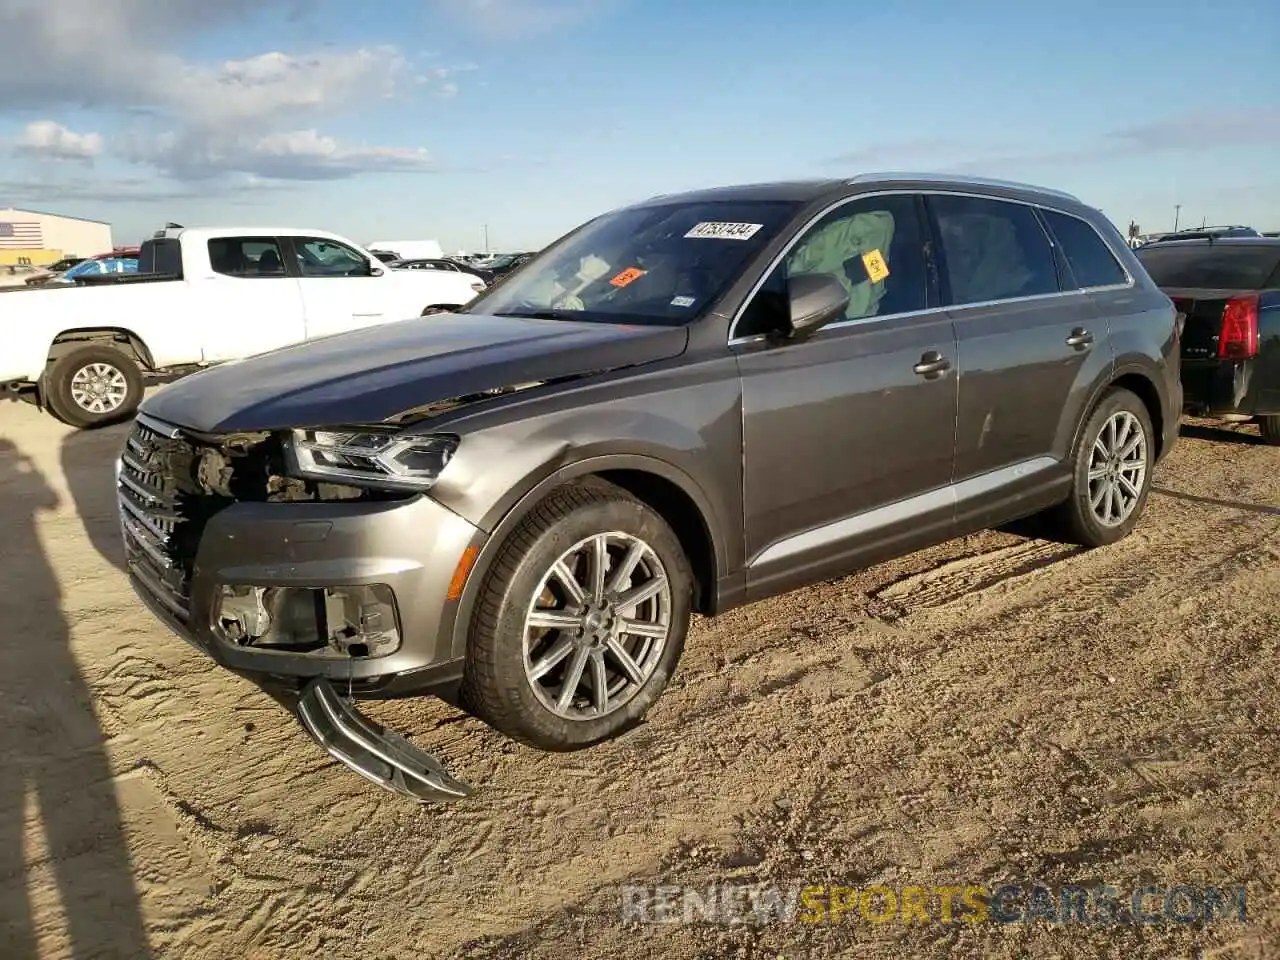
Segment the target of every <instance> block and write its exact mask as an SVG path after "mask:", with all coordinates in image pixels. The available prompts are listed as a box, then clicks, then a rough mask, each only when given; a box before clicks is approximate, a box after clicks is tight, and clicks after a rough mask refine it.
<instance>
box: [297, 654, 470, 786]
mask: <svg viewBox="0 0 1280 960" xmlns="http://www.w3.org/2000/svg"><path fill="white" fill-rule="evenodd" d="M294 711H295V713H296V715H297V717H298V721H299V723H301V724H302V727H303V729H305V730H306V731H307V732H308V733H309V734H311V736H312V737H314V738H315V739H316V741H317V742H318V743H319V744H320V745H321V746H322V747H324V748H325V750H327V751H328V753H329V755H330V756H331V757H333V758H334V759H335V760H338V761H340V762H342V763H344V764H346V765H347V766H348V767H350V768H351V769H352V770H354V771H355V772H356V773H358V774H360V775H361V776H362V777H365V778H367V779H369V780H372V781H373V782H374V783H376V784H378V785H379V786H380V787H384V788H386V789H387V790H390V791H391V792H392V793H398V794H401V795H402V796H406V797H411V798H413V799H414V800H417V801H419V802H421V803H431V802H436V801H441V800H461V799H464V798H466V797H469V796H471V793H472V790H471V788H470V787H469V786H467V785H466V784H464V783H462V782H460V781H458V780H455V779H454V778H453V777H451V776H449V773H448V771H446V770H445V768H444V766H443V765H442V764H441V763H440V761H439V760H437V759H436V758H435V757H433V756H432V755H431V754H429V753H427V752H426V751H425V750H422V749H421V748H419V747H417V746H415V745H414V744H412V743H410V742H409V741H408V740H406V739H405V738H404V737H402V736H400V734H398V733H395V732H394V731H392V730H388V729H387V728H386V727H384V726H382V725H381V724H379V723H375V722H374V721H372V720H370V719H369V718H368V717H366V716H364V715H363V714H361V713H360V711H358V710H357V709H356V708H355V706H354V705H353V704H352V703H351V702H350V701H349V700H344V699H343V698H342V697H340V696H339V695H338V693H337V692H336V691H335V690H334V689H333V687H332V686H331V685H330V684H329V682H328V681H326V680H323V679H317V680H312V681H311V682H310V683H309V684H307V686H306V688H305V689H304V690H303V691H302V695H301V696H300V697H299V698H298V700H297V702H296V704H295V705H294Z"/></svg>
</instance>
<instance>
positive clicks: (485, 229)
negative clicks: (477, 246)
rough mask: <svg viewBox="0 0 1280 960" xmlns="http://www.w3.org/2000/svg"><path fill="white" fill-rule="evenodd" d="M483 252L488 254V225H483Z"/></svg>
mask: <svg viewBox="0 0 1280 960" xmlns="http://www.w3.org/2000/svg"><path fill="white" fill-rule="evenodd" d="M484 252H485V253H488V252H489V225H488V224H487V223H486V224H485V225H484Z"/></svg>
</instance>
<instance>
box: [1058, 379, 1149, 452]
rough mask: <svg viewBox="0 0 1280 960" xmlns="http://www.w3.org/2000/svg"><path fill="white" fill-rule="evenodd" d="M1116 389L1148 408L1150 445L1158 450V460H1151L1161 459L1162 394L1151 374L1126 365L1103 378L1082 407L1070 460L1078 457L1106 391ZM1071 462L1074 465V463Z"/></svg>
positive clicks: (1072, 442) (1072, 443)
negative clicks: (1126, 392)
mask: <svg viewBox="0 0 1280 960" xmlns="http://www.w3.org/2000/svg"><path fill="white" fill-rule="evenodd" d="M1117 387H1120V388H1122V389H1124V390H1128V391H1129V392H1130V393H1132V394H1134V395H1135V396H1137V398H1138V399H1139V400H1141V401H1142V405H1143V406H1144V407H1146V410H1147V416H1148V417H1150V418H1151V432H1152V434H1154V436H1153V437H1152V438H1151V441H1152V444H1153V445H1154V447H1155V457H1153V458H1152V459H1153V460H1155V459H1159V457H1160V456H1161V454H1163V452H1164V410H1163V407H1162V406H1161V403H1160V391H1159V389H1158V388H1157V387H1156V383H1155V379H1154V378H1153V377H1152V375H1151V373H1150V372H1149V371H1147V370H1145V369H1144V368H1142V367H1139V366H1136V365H1127V366H1124V367H1119V368H1117V369H1115V370H1113V371H1112V372H1111V375H1110V376H1109V377H1106V378H1104V379H1103V380H1102V381H1101V382H1100V383H1099V384H1098V386H1097V387H1095V388H1094V391H1093V393H1092V395H1091V396H1090V397H1089V401H1088V403H1086V404H1085V405H1084V407H1083V412H1082V414H1081V417H1080V421H1079V422H1078V423H1077V424H1076V427H1075V432H1074V436H1073V437H1072V439H1071V447H1070V450H1069V451H1068V455H1069V456H1070V457H1072V458H1074V457H1075V453H1076V451H1077V450H1078V449H1079V447H1080V439H1081V437H1082V435H1083V433H1084V428H1085V426H1086V425H1087V424H1088V423H1089V417H1090V416H1092V414H1093V411H1094V410H1095V409H1097V406H1098V403H1099V402H1100V401H1101V400H1102V398H1103V397H1104V396H1106V394H1107V391H1109V390H1114V389H1115V388H1117ZM1071 462H1074V459H1073V460H1072V461H1071Z"/></svg>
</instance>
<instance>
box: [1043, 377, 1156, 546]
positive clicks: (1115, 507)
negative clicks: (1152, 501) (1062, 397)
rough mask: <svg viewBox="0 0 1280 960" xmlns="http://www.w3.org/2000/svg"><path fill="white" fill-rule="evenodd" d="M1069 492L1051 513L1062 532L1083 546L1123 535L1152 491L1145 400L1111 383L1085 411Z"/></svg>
mask: <svg viewBox="0 0 1280 960" xmlns="http://www.w3.org/2000/svg"><path fill="white" fill-rule="evenodd" d="M1072 462H1073V468H1074V474H1075V482H1074V484H1073V485H1072V489H1071V496H1070V497H1069V498H1068V499H1067V500H1066V502H1065V503H1063V504H1061V505H1060V506H1059V507H1058V508H1057V511H1056V513H1055V515H1054V518H1053V519H1054V521H1055V526H1056V527H1057V528H1058V530H1059V531H1060V532H1061V533H1062V535H1063V538H1064V539H1066V540H1067V541H1069V542H1071V543H1078V544H1080V545H1081V546H1085V547H1103V546H1107V545H1108V544H1112V543H1116V542H1117V541H1119V540H1123V539H1124V538H1125V537H1127V536H1128V535H1129V534H1130V533H1131V532H1132V531H1133V528H1134V526H1136V525H1137V523H1138V519H1139V518H1140V517H1141V516H1142V511H1143V509H1144V508H1145V507H1146V503H1147V495H1148V494H1149V493H1150V491H1151V470H1152V467H1154V465H1155V432H1154V430H1153V429H1152V427H1151V416H1150V414H1149V413H1147V408H1146V405H1145V404H1144V403H1143V402H1142V401H1141V400H1140V399H1139V398H1138V397H1137V395H1136V394H1134V393H1132V392H1130V391H1128V390H1125V389H1123V388H1120V387H1115V388H1113V389H1111V390H1109V391H1108V392H1107V393H1105V394H1103V396H1102V399H1101V400H1099V401H1098V404H1097V406H1095V407H1094V408H1093V412H1092V413H1091V414H1090V415H1089V419H1088V420H1087V421H1086V422H1085V425H1084V428H1083V429H1082V430H1081V431H1080V439H1079V441H1078V444H1077V447H1076V450H1075V451H1074V454H1073V458H1072Z"/></svg>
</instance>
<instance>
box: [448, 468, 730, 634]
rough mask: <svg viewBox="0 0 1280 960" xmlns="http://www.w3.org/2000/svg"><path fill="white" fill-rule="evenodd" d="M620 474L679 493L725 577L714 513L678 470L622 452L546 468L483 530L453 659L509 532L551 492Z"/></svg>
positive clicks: (456, 618) (457, 622)
mask: <svg viewBox="0 0 1280 960" xmlns="http://www.w3.org/2000/svg"><path fill="white" fill-rule="evenodd" d="M558 459H559V458H558ZM618 470H631V471H637V472H640V473H647V474H651V475H653V476H657V477H661V478H662V479H663V480H666V481H667V482H669V483H671V484H673V485H674V486H676V487H677V488H679V489H680V490H681V491H682V492H683V493H684V494H685V496H687V497H688V498H689V500H690V501H691V502H692V503H693V505H694V507H695V508H696V509H697V511H698V513H699V514H700V515H701V516H702V520H703V524H704V526H705V527H706V530H707V534H708V538H709V539H710V541H711V547H712V551H713V555H714V562H715V569H716V570H717V571H720V572H721V573H723V572H725V571H726V569H727V568H726V566H725V565H726V563H727V562H728V559H727V558H728V554H729V550H728V547H727V544H726V542H725V539H726V538H725V533H724V528H723V527H722V526H721V525H720V523H718V522H717V521H716V520H715V516H716V508H715V506H714V504H713V501H712V499H711V498H710V497H709V496H708V495H707V492H706V491H705V490H704V489H703V488H702V487H701V485H700V484H699V483H698V482H697V481H696V480H694V479H693V477H691V476H689V474H687V473H685V472H684V471H683V470H681V469H680V468H678V467H676V466H673V465H672V464H670V463H668V462H666V461H664V460H659V459H656V458H654V457H651V456H648V455H645V454H638V453H620V452H614V453H607V454H603V455H600V456H592V457H586V458H584V459H576V460H573V461H571V462H567V463H564V464H563V465H561V466H554V464H547V465H546V468H545V469H543V470H539V471H538V473H536V474H534V475H532V476H529V477H526V478H525V481H524V482H522V483H521V484H520V485H519V488H518V489H519V490H520V491H522V492H521V493H520V494H519V495H518V498H517V499H515V502H514V503H513V504H512V505H511V506H510V508H509V509H507V510H506V512H505V514H503V515H502V516H501V517H499V518H498V519H497V521H496V522H495V523H493V524H491V525H490V526H485V527H483V528H482V529H484V530H485V531H486V532H487V533H488V534H489V536H488V538H487V539H486V540H485V542H484V544H483V546H482V547H481V548H480V552H479V553H478V554H477V556H476V559H475V561H474V562H473V563H472V565H471V569H470V570H469V571H468V574H467V580H466V585H465V587H464V588H463V591H462V595H461V596H460V597H459V599H458V604H457V607H456V609H455V610H454V612H453V620H452V631H453V638H452V645H451V649H452V655H453V656H454V657H463V656H465V654H466V649H467V635H468V632H469V628H470V624H471V616H472V612H473V611H474V609H475V604H476V601H477V600H478V598H479V593H480V590H481V588H482V587H483V585H484V582H485V579H486V577H487V575H488V572H489V569H490V567H491V566H492V565H493V563H494V560H495V558H496V556H497V554H498V551H499V550H500V549H501V548H502V545H503V543H504V542H505V540H506V539H507V536H508V535H509V534H510V533H511V531H512V530H514V529H515V528H516V527H517V526H518V525H519V523H520V522H521V521H522V520H523V519H524V518H525V517H526V516H527V515H528V514H529V512H530V511H531V510H533V508H534V507H536V506H537V505H538V504H539V503H540V502H541V501H542V500H543V499H544V498H545V497H546V496H547V495H548V494H549V493H551V491H552V490H554V489H556V488H557V487H559V486H561V485H562V484H565V483H568V482H570V481H573V480H576V479H578V478H580V477H585V476H588V475H591V474H599V473H604V472H606V471H618ZM712 589H713V590H714V589H715V588H714V586H712Z"/></svg>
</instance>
